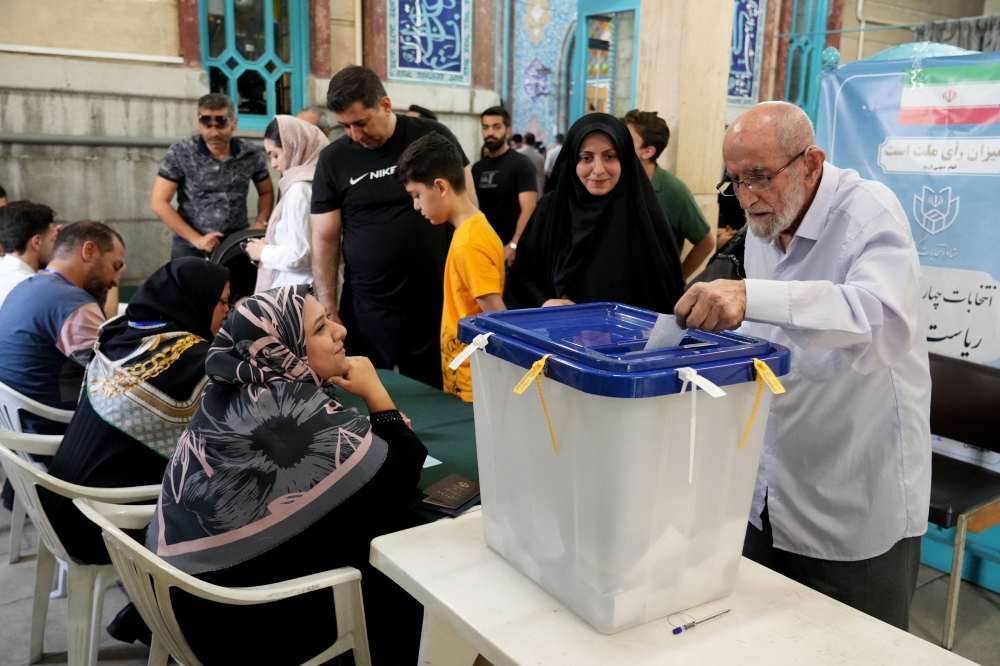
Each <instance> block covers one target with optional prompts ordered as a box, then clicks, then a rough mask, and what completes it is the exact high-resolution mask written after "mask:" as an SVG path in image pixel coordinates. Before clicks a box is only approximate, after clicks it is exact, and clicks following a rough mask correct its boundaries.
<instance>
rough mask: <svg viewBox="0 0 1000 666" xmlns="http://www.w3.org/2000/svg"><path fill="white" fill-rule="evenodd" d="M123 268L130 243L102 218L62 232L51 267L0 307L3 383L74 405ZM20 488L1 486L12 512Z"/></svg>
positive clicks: (26, 421) (31, 428)
mask: <svg viewBox="0 0 1000 666" xmlns="http://www.w3.org/2000/svg"><path fill="white" fill-rule="evenodd" d="M124 270H125V243H124V242H123V241H122V237H121V236H119V235H118V233H117V232H116V231H114V230H113V229H112V228H111V227H109V226H107V225H105V224H101V223H100V222H90V221H84V222H77V223H76V224H72V225H70V226H68V227H66V228H65V229H63V230H62V231H61V232H60V234H59V235H58V236H57V237H56V240H55V243H54V245H53V247H52V258H51V259H50V260H49V262H48V265H47V266H46V268H45V269H44V270H43V271H42V272H40V273H38V274H37V275H34V276H32V277H29V278H27V279H26V280H23V281H21V282H20V283H18V285H17V286H16V287H14V289H12V290H11V292H10V294H9V295H8V296H7V298H6V299H5V300H4V302H3V305H0V321H2V322H3V326H4V331H3V333H4V334H3V335H2V336H0V382H2V383H4V384H6V385H7V386H9V387H10V388H12V389H14V390H15V391H17V392H18V393H20V394H21V395H24V396H27V397H29V398H32V399H33V400H37V401H38V402H40V403H42V404H43V405H48V406H49V407H55V408H57V409H68V410H72V409H75V408H76V401H77V398H79V396H80V386H81V385H82V383H83V374H84V370H85V368H86V367H87V364H88V363H89V362H90V357H91V356H92V355H93V348H94V342H96V341H97V333H98V329H99V328H100V326H101V324H103V323H104V311H103V310H102V308H103V307H104V301H105V299H106V298H107V296H108V292H109V291H110V290H111V289H112V288H113V287H117V286H118V282H119V279H120V277H121V274H122V272H123V271H124ZM21 427H22V428H23V429H24V431H25V432H31V433H38V434H43V435H61V434H63V433H64V432H65V431H66V424H64V423H55V422H53V421H50V420H48V419H44V418H42V417H39V416H33V415H30V414H24V413H22V414H21ZM13 503H14V493H13V490H12V489H11V487H10V484H9V483H8V484H5V486H4V489H3V505H4V507H6V508H7V509H11V507H12V506H13Z"/></svg>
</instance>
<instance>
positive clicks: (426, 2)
mask: <svg viewBox="0 0 1000 666" xmlns="http://www.w3.org/2000/svg"><path fill="white" fill-rule="evenodd" d="M387 2H388V9H389V11H388V17H389V20H388V24H389V26H388V28H389V39H388V46H389V80H391V81H406V82H411V83H412V82H414V81H425V82H430V83H448V84H454V85H465V86H467V85H470V84H471V83H472V0H387Z"/></svg>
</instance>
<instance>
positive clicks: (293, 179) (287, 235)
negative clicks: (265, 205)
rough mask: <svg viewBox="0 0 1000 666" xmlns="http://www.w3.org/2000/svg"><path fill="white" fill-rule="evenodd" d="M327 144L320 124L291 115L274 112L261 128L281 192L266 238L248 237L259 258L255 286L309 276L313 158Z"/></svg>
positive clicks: (302, 280)
mask: <svg viewBox="0 0 1000 666" xmlns="http://www.w3.org/2000/svg"><path fill="white" fill-rule="evenodd" d="M327 145H329V140H328V139H327V138H326V136H325V135H324V134H323V132H322V130H320V129H319V128H318V127H316V126H315V125H312V124H310V123H307V122H305V121H304V120H299V119H298V118H293V117H292V116H284V115H281V116H275V118H274V120H272V121H271V123H270V124H269V125H268V126H267V129H266V130H265V131H264V150H266V151H267V154H268V155H270V156H271V167H272V168H274V169H277V170H278V171H279V172H280V173H281V180H280V181H278V189H279V190H280V191H281V198H280V199H279V200H278V205H276V206H275V207H274V212H272V213H271V219H270V220H268V223H267V235H266V236H264V239H263V240H261V239H259V238H258V239H255V240H252V241H250V242H249V243H247V248H246V251H247V254H248V255H249V256H250V259H252V260H253V261H254V262H256V263H258V264H259V268H258V271H257V289H256V291H258V292H260V291H264V290H266V289H272V288H274V287H283V286H285V285H290V284H308V283H311V282H312V250H311V243H312V238H311V235H312V231H311V226H310V223H309V205H310V200H311V199H312V181H313V175H314V174H315V173H316V162H317V160H319V154H320V152H321V151H322V150H323V149H324V148H326V147H327Z"/></svg>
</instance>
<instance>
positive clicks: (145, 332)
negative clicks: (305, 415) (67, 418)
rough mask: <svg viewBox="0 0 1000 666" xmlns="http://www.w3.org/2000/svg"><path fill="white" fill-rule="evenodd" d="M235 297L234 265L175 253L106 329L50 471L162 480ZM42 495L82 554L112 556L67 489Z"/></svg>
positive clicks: (99, 479)
mask: <svg viewBox="0 0 1000 666" xmlns="http://www.w3.org/2000/svg"><path fill="white" fill-rule="evenodd" d="M228 299H229V270H228V269H226V268H223V267H222V266H217V265H215V264H213V263H211V262H209V261H207V260H205V259H195V258H190V257H189V258H184V259H175V260H174V261H171V262H170V263H168V264H166V265H165V266H163V267H161V268H160V269H159V270H157V271H156V272H155V273H153V274H152V275H151V276H150V277H149V279H148V280H146V282H144V283H143V284H142V286H140V287H139V289H138V290H137V291H136V292H135V295H134V296H133V297H132V299H131V300H130V301H129V304H128V309H127V310H126V311H125V314H124V315H123V316H120V317H116V318H115V319H112V320H111V321H109V322H107V323H106V324H104V326H103V327H102V329H101V334H100V336H99V337H98V340H97V350H96V353H95V354H94V358H93V360H92V361H91V362H90V365H89V366H88V367H87V376H86V380H85V385H86V388H87V390H85V391H82V392H81V396H80V403H79V405H78V406H77V408H76V412H75V413H74V415H73V420H72V421H71V422H70V424H69V427H68V428H67V430H66V434H65V435H64V436H63V440H62V443H61V444H60V445H59V450H58V451H57V452H56V455H55V457H54V458H53V459H52V463H51V464H50V465H49V473H50V474H52V475H53V476H55V477H56V478H59V479H62V480H63V481H69V482H70V483H75V484H78V485H81V486H91V487H96V488H120V487H126V486H144V485H151V484H156V483H160V481H162V480H163V471H164V470H165V469H166V467H167V461H168V460H169V459H170V456H171V455H173V453H174V448H175V447H176V446H177V439H178V438H179V437H180V435H181V433H183V432H184V428H185V427H186V426H187V424H188V422H189V421H190V420H191V417H192V416H194V413H195V410H197V409H198V402H199V400H200V398H201V393H202V391H203V390H204V388H205V385H206V384H207V383H208V378H207V377H206V376H205V356H206V355H207V354H208V348H209V345H210V342H211V340H212V338H213V337H215V333H216V332H217V331H218V330H219V329H220V328H221V327H222V322H223V320H224V319H225V317H226V315H227V314H228V313H229V304H228ZM40 494H41V495H42V506H43V507H44V508H45V513H46V515H47V516H48V518H49V522H51V523H52V527H53V528H54V529H55V531H56V534H58V535H59V539H60V540H61V541H62V543H63V545H64V546H66V550H67V551H68V552H69V554H70V555H71V556H72V557H73V558H74V559H76V560H79V561H80V562H84V563H86V564H110V563H111V558H110V557H109V556H108V551H107V550H106V549H105V547H104V540H103V538H102V537H101V530H100V528H99V527H97V526H96V525H95V524H94V523H92V522H90V521H89V520H87V518H85V517H84V516H83V514H81V513H80V512H79V510H78V509H77V508H76V507H75V506H74V505H73V503H72V502H71V501H70V500H68V499H66V498H65V497H62V496H60V495H56V494H55V493H49V492H46V491H43V492H41V493H40Z"/></svg>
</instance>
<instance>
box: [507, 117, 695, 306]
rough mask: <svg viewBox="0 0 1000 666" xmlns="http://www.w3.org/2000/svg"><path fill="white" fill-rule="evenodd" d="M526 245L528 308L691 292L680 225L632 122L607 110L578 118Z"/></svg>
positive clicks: (523, 293)
mask: <svg viewBox="0 0 1000 666" xmlns="http://www.w3.org/2000/svg"><path fill="white" fill-rule="evenodd" d="M553 173H554V174H555V173H558V174H559V175H558V176H555V177H557V178H558V182H557V183H556V185H555V189H554V190H553V191H552V192H549V193H547V194H546V195H545V196H543V197H542V198H541V200H539V202H538V207H537V208H535V212H534V215H533V216H532V218H531V222H530V223H529V224H528V227H527V230H526V232H525V234H524V236H522V237H521V242H520V243H519V244H518V248H517V259H516V260H515V262H514V267H513V269H512V270H511V287H512V289H513V290H514V297H515V299H516V300H517V303H518V305H519V306H521V307H542V306H553V305H571V304H573V303H593V302H597V301H615V302H618V303H627V304H629V305H634V306H637V307H641V308H647V309H649V310H654V311H656V312H664V313H670V312H673V309H674V303H676V302H677V299H678V298H680V296H681V294H683V293H684V282H683V280H682V279H681V264H680V260H679V259H678V257H677V250H676V245H675V244H674V239H673V232H672V231H671V229H670V223H669V222H668V220H667V216H666V213H664V212H663V208H662V206H660V202H659V201H658V200H657V198H656V193H655V192H654V191H653V186H652V185H651V184H650V182H649V178H648V177H647V176H646V174H645V172H644V171H643V170H642V166H641V165H640V164H639V158H638V157H637V156H636V154H635V146H634V145H633V143H632V136H631V135H630V134H629V131H628V128H627V127H626V126H625V124H624V123H622V122H621V121H620V120H618V118H615V117H614V116H610V115H608V114H606V113H591V114H588V115H586V116H584V117H582V118H580V119H579V120H578V121H576V122H575V123H574V124H573V126H572V127H571V128H570V130H569V132H568V133H567V135H566V142H565V144H564V148H563V149H562V150H561V151H560V153H559V157H558V158H557V159H556V166H555V168H554V169H553Z"/></svg>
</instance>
